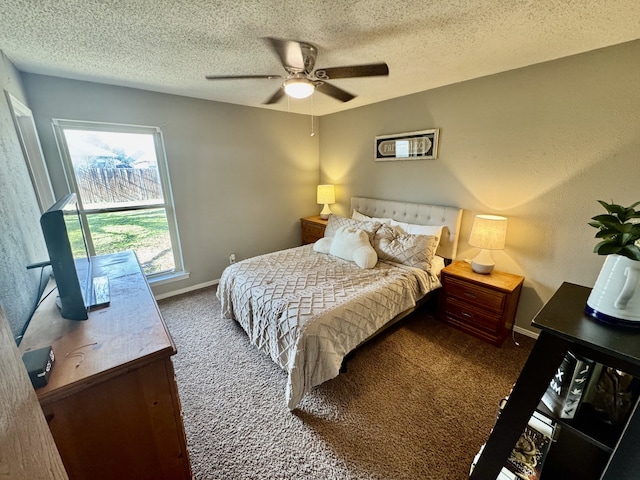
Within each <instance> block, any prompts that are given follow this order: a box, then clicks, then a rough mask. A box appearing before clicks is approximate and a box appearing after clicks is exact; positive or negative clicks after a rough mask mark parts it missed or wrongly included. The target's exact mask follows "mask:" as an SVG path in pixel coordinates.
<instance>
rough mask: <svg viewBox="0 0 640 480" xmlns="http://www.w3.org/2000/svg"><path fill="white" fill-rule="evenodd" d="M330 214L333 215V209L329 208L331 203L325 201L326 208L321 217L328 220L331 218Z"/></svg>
mask: <svg viewBox="0 0 640 480" xmlns="http://www.w3.org/2000/svg"><path fill="white" fill-rule="evenodd" d="M329 215H331V210H330V209H329V205H328V204H326V203H325V204H324V208H323V209H322V211H321V212H320V218H321V219H323V220H327V219H328V218H329Z"/></svg>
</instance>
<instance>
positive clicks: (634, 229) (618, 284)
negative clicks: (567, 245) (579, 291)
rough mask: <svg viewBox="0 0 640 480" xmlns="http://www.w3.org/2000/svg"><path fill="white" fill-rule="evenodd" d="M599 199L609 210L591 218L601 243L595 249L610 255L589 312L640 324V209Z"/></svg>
mask: <svg viewBox="0 0 640 480" xmlns="http://www.w3.org/2000/svg"><path fill="white" fill-rule="evenodd" d="M598 202H599V203H600V204H601V205H602V206H603V207H604V208H605V210H606V211H607V213H605V214H601V215H596V216H595V217H593V218H591V220H592V221H591V222H589V225H591V226H592V227H595V228H597V229H598V232H597V233H596V238H599V239H600V242H599V243H598V244H597V245H596V246H595V248H594V249H593V251H594V252H595V253H597V254H598V255H606V256H607V258H606V259H605V262H604V265H603V266H602V270H600V274H599V275H598V278H597V280H596V283H595V285H594V287H593V290H592V291H591V294H590V295H589V299H588V300H587V306H586V307H585V311H586V312H587V313H588V314H589V315H591V316H593V317H595V318H597V319H599V320H603V321H606V322H609V323H613V324H624V325H633V326H640V223H638V220H637V219H640V210H636V209H635V207H636V206H638V205H640V202H636V203H634V204H632V205H630V206H628V207H623V206H622V205H617V204H615V203H606V202H603V201H602V200H598Z"/></svg>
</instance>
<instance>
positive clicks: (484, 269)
mask: <svg viewBox="0 0 640 480" xmlns="http://www.w3.org/2000/svg"><path fill="white" fill-rule="evenodd" d="M495 266H496V264H495V263H494V261H493V259H492V258H491V254H490V253H489V251H488V250H485V249H482V250H480V253H478V255H477V256H476V258H474V259H473V260H471V269H472V270H473V271H474V272H476V273H481V274H483V275H487V274H489V273H491V272H492V271H493V267H495Z"/></svg>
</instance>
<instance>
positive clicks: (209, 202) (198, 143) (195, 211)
mask: <svg viewBox="0 0 640 480" xmlns="http://www.w3.org/2000/svg"><path fill="white" fill-rule="evenodd" d="M23 79H24V84H25V89H26V91H27V97H28V100H29V105H30V107H31V109H32V111H33V113H34V117H35V120H36V124H37V127H38V131H39V133H40V139H41V142H42V147H43V151H44V155H45V157H46V159H47V162H48V165H49V169H50V171H51V173H52V182H53V185H54V189H55V190H56V193H57V194H58V195H61V194H62V193H63V192H64V188H65V185H66V184H65V181H64V175H63V172H62V170H61V167H60V158H59V154H58V150H57V147H56V144H55V139H54V137H53V132H52V127H51V119H52V118H64V119H73V120H88V121H104V122H114V123H128V124H136V125H153V126H158V127H160V128H161V130H162V132H163V136H164V142H165V147H166V153H167V159H168V163H169V171H170V176H171V184H172V189H173V195H174V201H175V205H176V213H177V217H178V228H179V230H180V237H181V240H182V247H183V253H184V262H185V268H186V270H188V271H189V272H190V273H191V277H190V278H189V279H188V280H184V281H180V282H176V283H173V284H169V285H162V286H160V287H155V286H154V287H153V290H154V293H156V294H157V295H158V294H160V295H162V294H165V293H166V292H169V291H172V290H181V289H188V288H190V287H191V286H195V285H201V284H203V283H206V282H210V281H212V280H215V279H218V278H220V275H221V274H222V270H223V269H224V267H225V266H226V265H228V263H229V254H230V253H232V252H233V253H235V254H236V257H237V259H238V260H240V259H243V258H247V257H250V256H255V255H258V254H261V253H265V252H269V251H274V250H278V249H282V248H288V247H293V246H296V245H299V244H300V222H299V219H300V217H302V216H307V215H312V214H315V213H316V211H317V210H318V208H319V207H318V206H317V205H316V203H315V187H316V185H317V182H318V136H315V137H311V136H310V135H309V133H310V132H309V122H308V121H307V117H305V116H301V115H295V114H288V113H283V112H276V111H272V110H266V109H257V108H250V107H241V106H236V105H231V104H225V103H218V102H210V101H205V100H197V99H193V98H187V97H179V96H174V95H166V94H161V93H154V92H148V91H144V90H136V89H130V88H123V87H114V86H108V85H102V84H97V83H89V82H79V81H75V80H65V79H60V78H55V77H47V76H40V75H33V74H23ZM212 88H213V87H212Z"/></svg>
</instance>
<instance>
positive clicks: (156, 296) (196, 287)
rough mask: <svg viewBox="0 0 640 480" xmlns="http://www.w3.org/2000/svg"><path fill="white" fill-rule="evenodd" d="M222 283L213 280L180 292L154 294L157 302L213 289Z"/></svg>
mask: <svg viewBox="0 0 640 480" xmlns="http://www.w3.org/2000/svg"><path fill="white" fill-rule="evenodd" d="M218 283H220V279H217V280H211V281H210V282H204V283H199V284H198V285H191V286H190V287H185V288H180V289H178V290H172V291H170V292H167V293H161V294H158V295H155V294H154V297H155V299H156V300H162V299H163V298H169V297H175V296H176V295H182V294H183V293H189V292H193V291H194V290H200V289H201V288H207V287H211V286H213V285H217V284H218Z"/></svg>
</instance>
